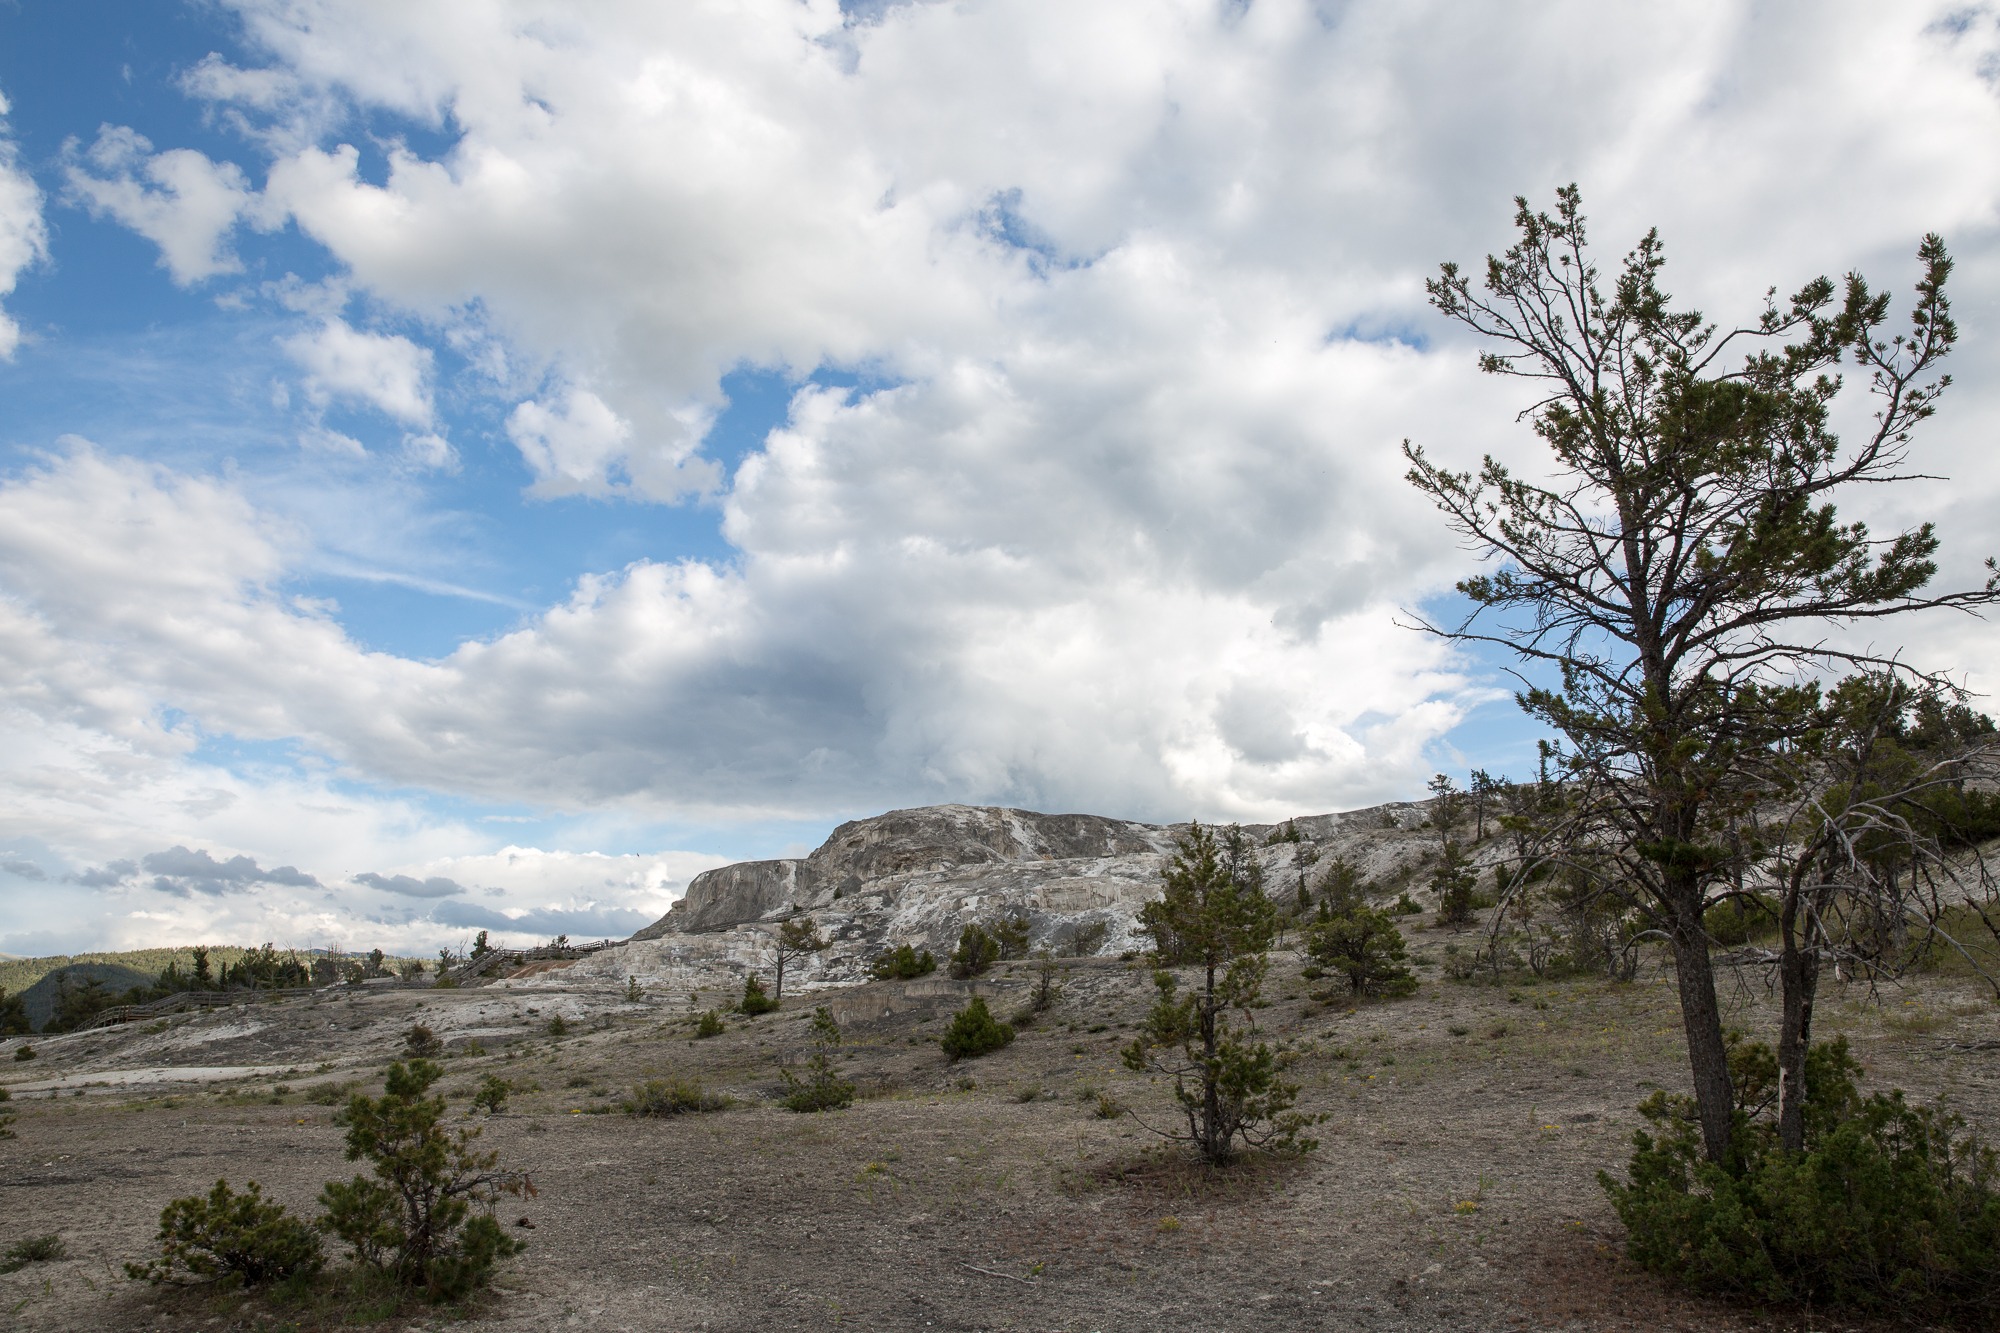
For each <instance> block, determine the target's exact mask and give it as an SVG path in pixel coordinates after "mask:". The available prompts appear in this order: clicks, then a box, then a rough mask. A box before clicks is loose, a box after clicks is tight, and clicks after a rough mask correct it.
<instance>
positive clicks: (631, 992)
mask: <svg viewBox="0 0 2000 1333" xmlns="http://www.w3.org/2000/svg"><path fill="white" fill-rule="evenodd" d="M645 998H646V988H645V987H644V986H641V985H640V984H639V978H637V977H626V978H625V1003H627V1004H640V1003H642V1002H643V1001H644V1000H645Z"/></svg>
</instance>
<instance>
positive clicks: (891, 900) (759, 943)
mask: <svg viewBox="0 0 2000 1333" xmlns="http://www.w3.org/2000/svg"><path fill="white" fill-rule="evenodd" d="M1425 814H1426V810H1425V807H1424V806H1423V805H1418V804H1396V805H1387V806H1376V807H1374V808H1373V809H1369V810H1360V811H1349V812H1346V813H1342V814H1329V815H1313V816H1308V817H1301V818H1299V819H1296V820H1294V821H1292V823H1293V825H1294V827H1295V828H1296V829H1297V830H1298V832H1299V834H1300V836H1301V837H1302V838H1303V839H1304V841H1303V842H1299V843H1292V842H1279V843H1274V844H1271V845H1268V846H1266V845H1264V839H1265V836H1266V835H1267V834H1268V833H1270V832H1271V826H1270V825H1251V826H1246V827H1245V829H1244V831H1245V832H1246V833H1248V834H1249V835H1251V837H1252V838H1253V839H1254V840H1255V841H1256V842H1257V844H1258V852H1257V857H1258V860H1259V862H1260V864H1262V866H1263V867H1264V870H1265V875H1266V883H1267V887H1268V888H1269V890H1270V891H1271V892H1272V893H1273V895H1283V896H1287V897H1289V896H1291V895H1292V894H1295V893H1296V891H1297V882H1298V880H1299V878H1300V876H1302V875H1307V874H1312V873H1317V872H1315V871H1313V870H1312V869H1311V864H1312V862H1313V861H1314V859H1315V858H1317V859H1318V861H1319V862H1320V863H1322V864H1323V863H1324V861H1325V860H1327V859H1330V858H1331V857H1333V856H1344V857H1346V858H1347V859H1348V860H1349V861H1351V862H1353V863H1354V864H1355V866H1356V868H1357V869H1359V870H1360V871H1361V873H1362V874H1363V875H1364V876H1366V877H1367V878H1369V879H1371V880H1373V881H1374V882H1375V883H1376V885H1377V886H1378V887H1379V888H1383V889H1389V888H1390V886H1392V885H1393V886H1394V887H1395V888H1396V889H1400V888H1401V887H1402V886H1403V885H1404V884H1405V883H1407V882H1408V881H1410V879H1411V877H1412V876H1413V874H1414V873H1415V870H1416V868H1417V867H1418V866H1419V865H1421V863H1422V861H1423V859H1424V857H1425V856H1426V854H1427V853H1429V852H1430V850H1431V849H1432V848H1434V847H1435V846H1436V837H1437V835H1436V834H1435V833H1434V832H1432V831H1431V830H1429V829H1426V828H1424V827H1422V826H1423V823H1424V818H1425ZM1184 829H1185V826H1184V825H1159V824H1141V823H1135V822H1133V821H1130V820H1120V819H1108V818H1105V817H1102V816H1099V815H1045V814H1038V813H1036V812H1034V811H1031V810H1012V809H1005V808H1001V807H997V806H970V805H936V806H926V807H923V808H921V809H916V810H893V811H890V812H889V813H888V814H884V815H877V816H875V817H874V818H872V819H859V820H854V821H852V822H850V823H846V824H842V825H841V826H840V827H839V828H837V829H835V830H834V831H833V834H832V836H830V837H829V838H828V839H827V840H826V841H825V842H824V843H823V844H821V845H820V846H819V847H818V848H817V849H816V850H815V851H814V852H813V853H812V854H811V855H809V856H806V857H802V858H796V859H788V860H780V861H747V862H743V863H740V864H737V865H730V866H722V867H720V868H718V869H715V870H710V871H706V872H704V873H703V874H700V875H697V876H696V877H695V879H694V881H693V882H692V883H691V884H690V885H689V886H688V891H687V893H686V894H685V895H684V896H683V897H682V899H681V900H680V901H679V902H678V903H676V904H674V906H673V909H672V910H671V911H669V912H668V913H667V914H666V915H665V916H664V917H662V918H660V920H658V921H656V922H654V923H653V924H652V925H650V926H648V927H646V928H645V929H644V930H641V931H640V932H638V934H636V935H634V936H633V937H632V939H631V941H630V942H628V943H626V944H624V945H621V946H618V947H615V948H612V949H607V950H605V951H604V952H603V953H601V954H597V955H595V956H593V957H591V958H587V959H583V960H581V961H579V962H578V963H577V964H576V965H575V966H574V967H572V968H571V969H569V971H568V972H567V974H566V976H567V977H568V978H569V979H571V980H574V979H577V978H580V977H590V976H601V977H602V978H604V979H606V980H616V981H620V982H622V981H624V980H625V979H626V978H627V977H637V978H639V980H640V982H641V983H642V984H643V985H647V986H653V987H658V988H661V989H666V990H670V991H672V990H678V991H682V992H686V993H689V994H698V993H701V992H705V991H706V992H713V991H715V990H718V989H720V990H728V989H732V988H736V987H740V986H741V985H742V978H743V976H744V974H746V973H749V972H758V973H761V974H763V975H764V976H765V977H766V978H767V979H768V978H769V976H770V972H771V955H772V941H773V938H774V936H775V933H776V930H777V923H778V922H779V921H781V920H783V919H784V918H786V917H788V916H793V915H797V914H810V915H811V916H812V917H813V919H814V920H815V921H816V922H817V923H818V925H819V928H820V930H821V932H822V933H823V934H825V935H826V936H827V937H828V938H829V939H830V940H831V941H832V946H831V947H830V948H829V949H827V950H826V952H824V953H822V954H819V955H817V956H815V957H814V958H812V959H810V960H809V961H808V962H807V963H806V964H804V965H803V966H802V967H800V969H799V971H797V972H793V971H791V970H789V969H788V970H787V973H786V985H787V989H788V990H789V989H790V988H791V987H793V986H794V985H798V986H804V987H819V986H830V985H847V984H852V983H855V982H859V981H863V980H866V979H867V975H868V974H867V967H868V964H869V962H870V961H871V960H872V959H873V958H874V957H875V955H876V954H878V953H880V952H882V951H883V950H884V949H888V948H893V947H895V946H896V945H899V944H909V945H911V946H912V947H914V948H918V949H929V950H931V951H932V952H933V953H934V954H935V955H936V956H937V957H938V959H939V961H940V962H942V961H943V959H944V958H945V956H946V955H947V954H949V952H950V951H951V949H952V948H953V946H954V945H955V944H956V943H957V940H958V935H959V932H960V931H961V930H962V929H963V928H964V926H965V925H966V923H968V922H971V921H982V922H990V921H992V920H993V919H995V918H997V917H999V916H1001V915H1003V914H1004V915H1008V916H1019V915H1023V914H1024V915H1025V916H1026V917H1027V918H1028V922H1029V945H1030V947H1031V948H1035V947H1048V948H1051V949H1054V950H1056V951H1057V952H1065V953H1069V952H1078V951H1079V950H1080V949H1081V950H1082V951H1085V952H1095V953H1106V954H1115V953H1119V952H1121V951H1124V950H1128V949H1138V948H1143V947H1144V941H1143V940H1142V939H1141V938H1140V936H1139V934H1138V913H1139V908H1140V907H1141V906H1143V905H1144V904H1145V903H1146V902H1147V901H1149V900H1150V899H1152V898H1155V897H1157V896H1158V894H1159V889H1160V870H1161V867H1162V866H1163V865H1164V864H1165V861H1166V858H1167V856H1168V854H1169V853H1171V851H1172V850H1173V845H1174V840H1175V837H1176V836H1177V835H1178V834H1179V833H1181V832H1182V831H1184ZM1391 896H1393V890H1392V895H1391ZM705 1002H706V1001H704V1003H705Z"/></svg>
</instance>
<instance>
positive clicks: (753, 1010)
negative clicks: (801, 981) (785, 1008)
mask: <svg viewBox="0 0 2000 1333" xmlns="http://www.w3.org/2000/svg"><path fill="white" fill-rule="evenodd" d="M777 1007H778V1002H777V1001H776V1000H774V999H772V998H771V996H770V994H769V993H768V992H766V991H765V989H764V983H763V982H761V981H759V980H757V974H756V973H755V972H752V973H751V974H750V975H749V976H747V977H745V978H743V998H742V999H741V1000H739V1001H737V1004H736V1008H737V1011H738V1012H739V1013H741V1014H743V1016H744V1017H746V1018H755V1017H756V1016H757V1015H759V1014H768V1013H770V1012H771V1011H772V1010H773V1009H776V1008H777Z"/></svg>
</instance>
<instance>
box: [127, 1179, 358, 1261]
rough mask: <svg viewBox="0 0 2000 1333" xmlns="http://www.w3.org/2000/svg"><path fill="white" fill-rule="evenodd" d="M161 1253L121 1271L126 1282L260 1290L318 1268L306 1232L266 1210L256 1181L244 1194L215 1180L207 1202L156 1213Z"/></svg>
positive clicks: (184, 1202) (177, 1203)
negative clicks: (221, 1285) (218, 1284)
mask: <svg viewBox="0 0 2000 1333" xmlns="http://www.w3.org/2000/svg"><path fill="white" fill-rule="evenodd" d="M158 1242H159V1247H160V1252H159V1255H158V1257H156V1258H154V1259H151V1260H148V1261H147V1262H145V1263H143V1264H126V1265H125V1273H126V1276H128V1277H132V1278H136V1279H138V1280H140V1281H144V1282H155V1283H166V1282H177V1283H197V1282H221V1283H228V1284H232V1285H237V1286H243V1287H257V1286H262V1285H264V1284H265V1283H267V1282H278V1281H282V1280H283V1279H285V1278H290V1277H296V1276H298V1275H300V1274H306V1273H316V1272H318V1271H319V1268H320V1265H321V1264H322V1263H323V1262H324V1261H325V1260H324V1256H322V1254H321V1253H320V1245H319V1236H318V1234H317V1233H316V1232H315V1231H314V1230H313V1229H312V1227H311V1226H310V1225H308V1224H307V1223H305V1222H303V1221H301V1220H299V1219H298V1218H296V1217H293V1216H292V1215H291V1214H289V1213H287V1212H286V1211H285V1207H284V1205H283V1204H278V1203H267V1202H266V1201H265V1199H264V1196H263V1191H261V1190H260V1189H258V1187H257V1182H256V1181H254V1180H253V1181H251V1182H250V1183H249V1184H248V1185H247V1186H246V1187H245V1188H244V1191H243V1193H241V1194H237V1193H235V1192H234V1191H232V1190H231V1189H230V1188H229V1182H228V1181H226V1180H218V1181H216V1182H215V1188H214V1189H212V1190H210V1191H209V1192H208V1195H207V1197H205V1198H204V1197H203V1196H202V1195H199V1194H190V1195H188V1196H187V1197H186V1198H183V1199H175V1200H174V1201H173V1202H172V1203H170V1204H168V1205H167V1206H166V1208H165V1209H163V1210H162V1211H161V1213H160V1233H159V1237H158Z"/></svg>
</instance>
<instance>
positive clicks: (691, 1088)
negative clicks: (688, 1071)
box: [625, 1078, 730, 1116]
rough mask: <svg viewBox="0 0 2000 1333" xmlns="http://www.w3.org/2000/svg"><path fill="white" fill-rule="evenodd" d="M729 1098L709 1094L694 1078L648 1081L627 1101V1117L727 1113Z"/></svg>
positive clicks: (634, 1090)
mask: <svg viewBox="0 0 2000 1333" xmlns="http://www.w3.org/2000/svg"><path fill="white" fill-rule="evenodd" d="M729 1104H730V1103H729V1098H727V1097H724V1096H722V1095H721V1094H720V1093H714V1092H710V1091H708V1090H707V1089H706V1088H704V1087H702V1086H701V1084H700V1083H698V1082H696V1081H694V1080H693V1079H679V1078H677V1079H674V1080H672V1081H671V1082H669V1081H668V1080H666V1079H663V1078H651V1079H647V1080H646V1081H645V1082H644V1083H641V1084H639V1085H638V1086H637V1087H635V1088H633V1089H632V1095H631V1096H630V1097H627V1098H626V1099H625V1114H626V1115H639V1116H675V1115H692V1114H696V1113H698V1112H702V1111H726V1110H728V1109H729Z"/></svg>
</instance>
